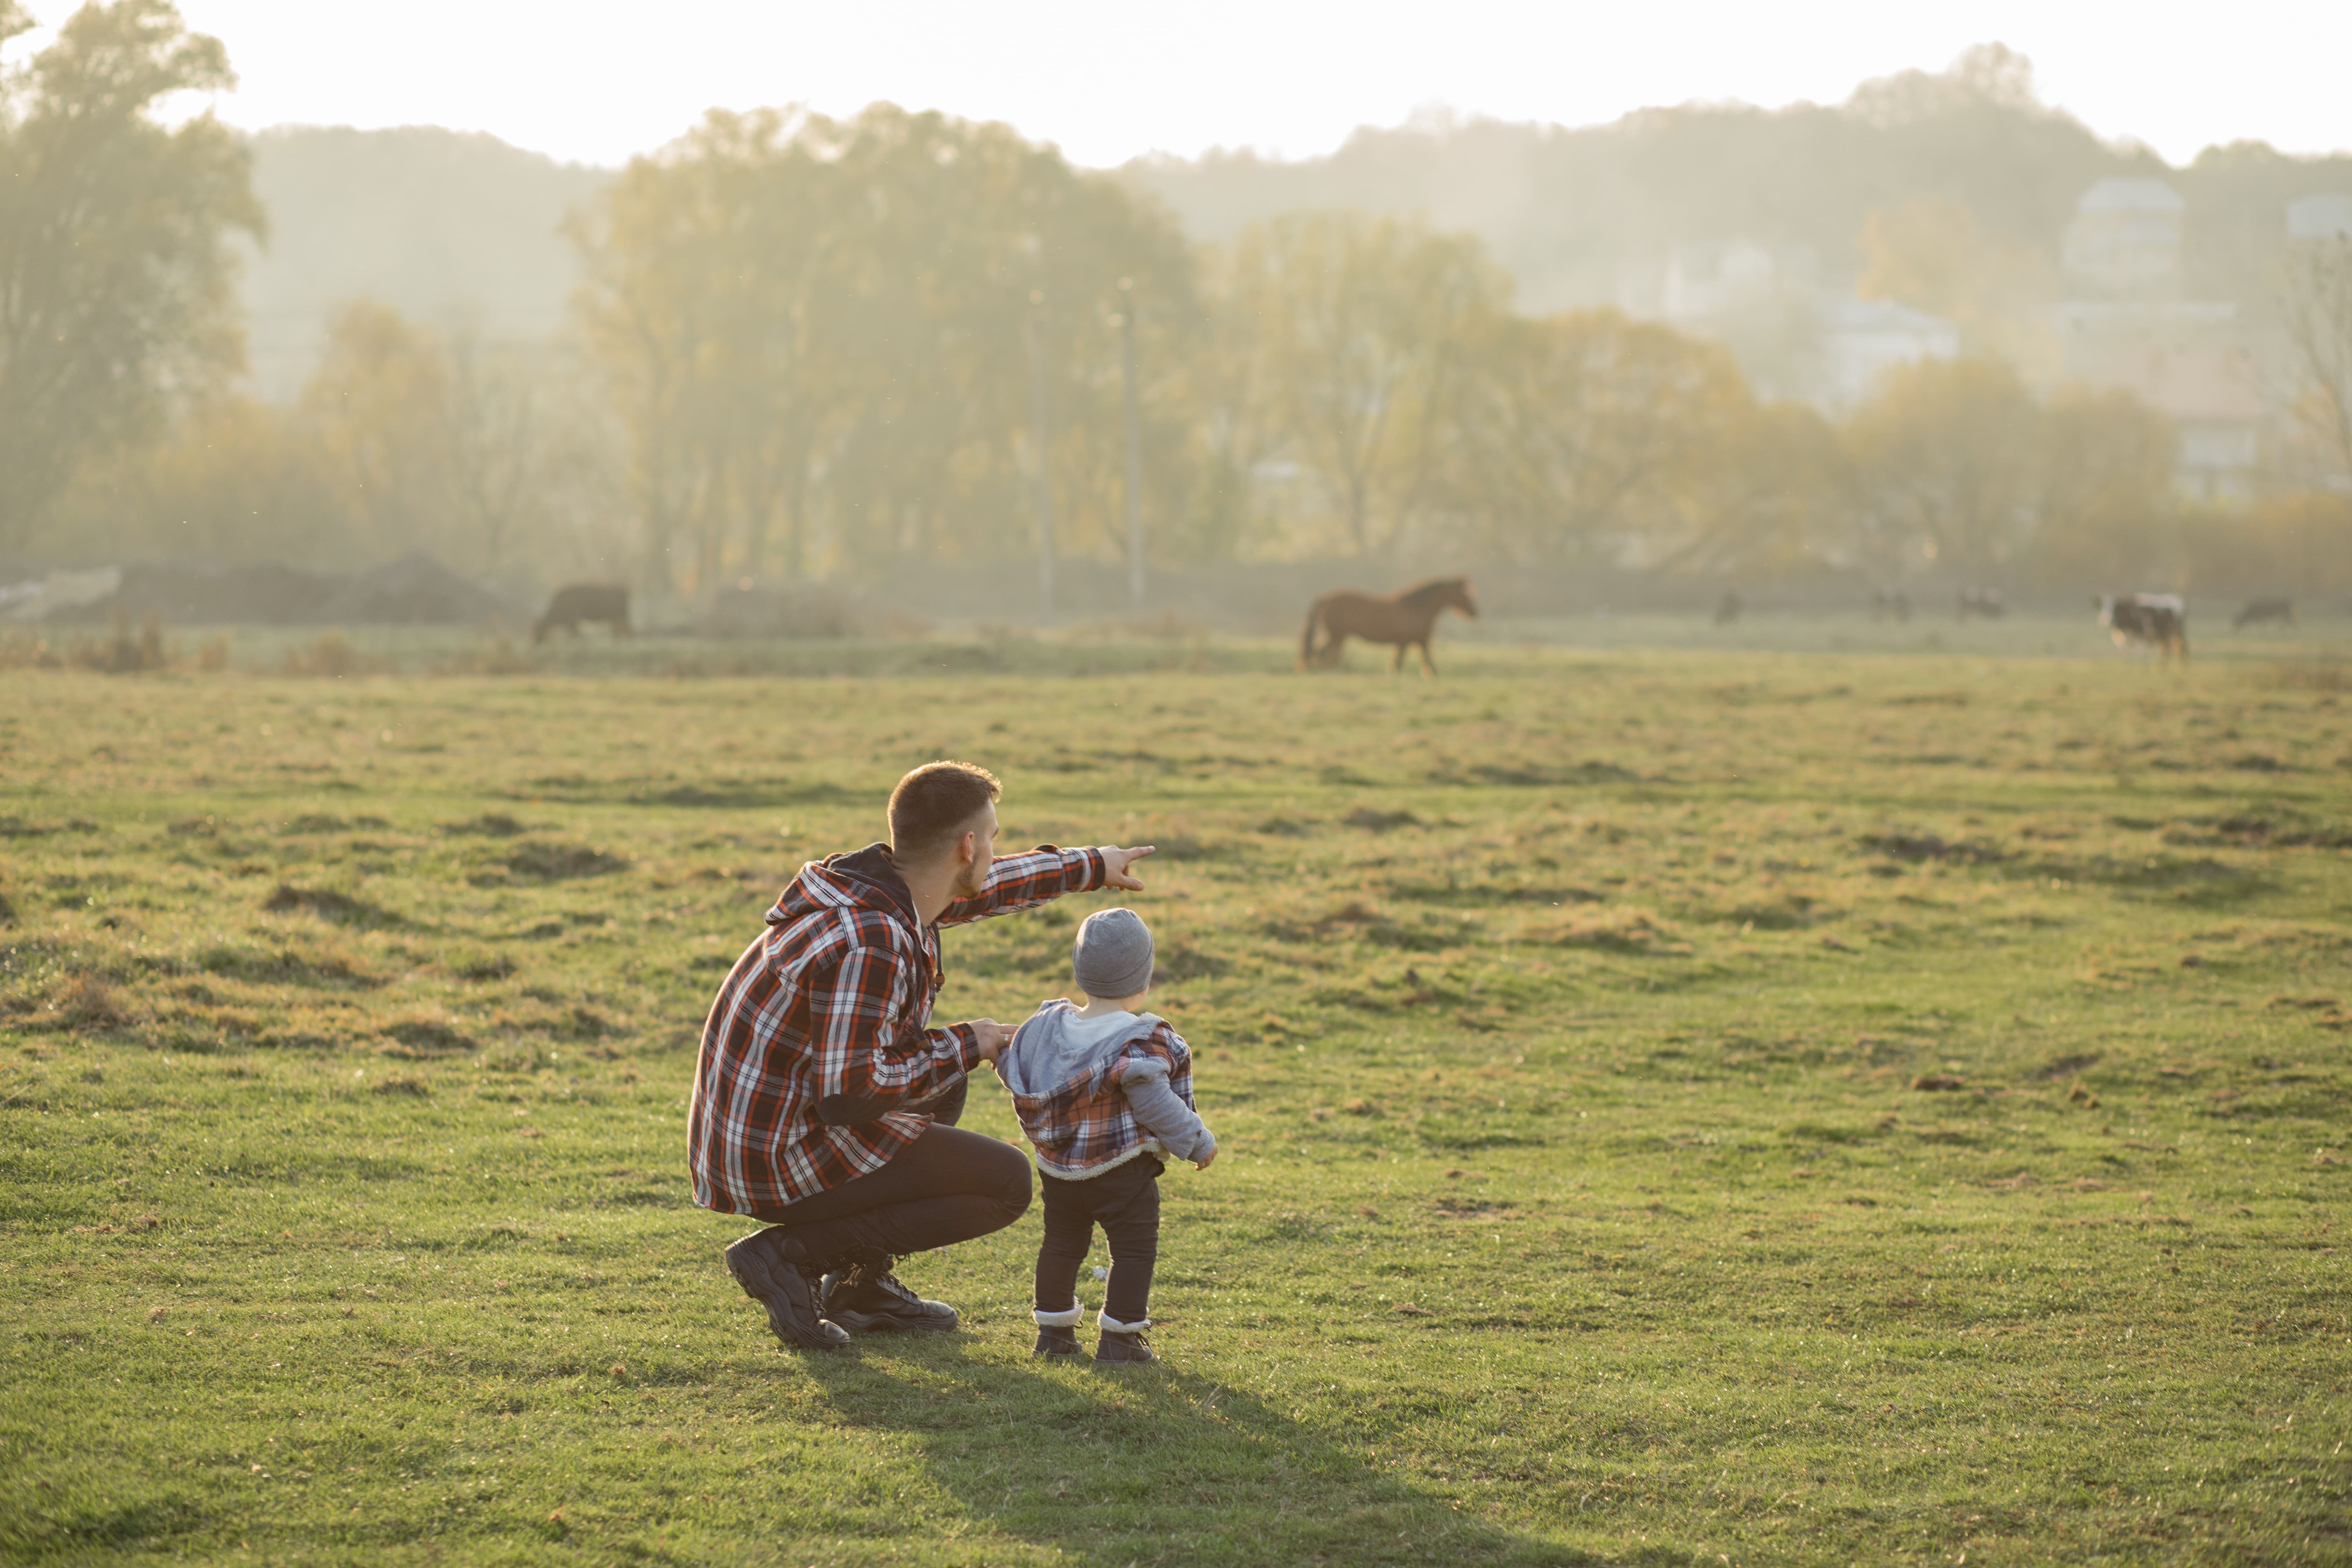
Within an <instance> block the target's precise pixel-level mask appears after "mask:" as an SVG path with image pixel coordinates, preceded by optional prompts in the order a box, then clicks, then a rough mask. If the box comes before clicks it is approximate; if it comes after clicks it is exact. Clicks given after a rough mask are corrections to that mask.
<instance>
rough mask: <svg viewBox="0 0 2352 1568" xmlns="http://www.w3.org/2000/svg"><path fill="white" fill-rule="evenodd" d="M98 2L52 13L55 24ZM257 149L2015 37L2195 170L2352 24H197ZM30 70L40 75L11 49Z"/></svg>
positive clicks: (1670, 20)
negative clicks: (790, 108) (889, 103)
mask: <svg viewBox="0 0 2352 1568" xmlns="http://www.w3.org/2000/svg"><path fill="white" fill-rule="evenodd" d="M71 3H72V0H32V5H33V9H34V12H35V15H36V16H39V17H40V18H41V19H42V20H44V21H47V22H51V23H54V22H55V21H57V20H58V19H59V18H60V17H62V16H63V15H64V14H65V12H66V10H67V8H68V5H69V4H71ZM181 6H182V10H183V11H184V14H185V15H186V16H187V17H188V18H189V20H190V22H191V23H192V24H193V25H194V26H197V27H198V28H200V29H202V30H204V31H205V32H210V33H214V34H216V35H218V36H219V37H221V38H223V39H225V40H226V42H227V45H228V48H229V54H230V58H231V59H232V60H233V61H234V62H235V64H236V68H237V69H238V71H239V73H240V75H241V77H242V79H243V83H242V86H241V88H240V89H239V90H238V91H237V92H236V93H235V94H233V95H230V96H228V97H227V98H226V99H224V100H223V101H222V102H221V104H220V106H219V108H220V110H221V113H222V115H223V117H224V118H226V119H227V120H229V121H232V122H233V123H236V124H238V125H244V126H249V127H261V126H267V125H276V124H283V123H288V122H295V123H304V124H345V125H358V126H363V127H374V126H386V125H407V124H436V125H446V126H451V127H455V128H457V129H461V130H478V131H487V132H491V133H492V134H494V135H497V136H499V137H500V138H502V139H504V140H505V141H508V142H512V143H514V144H516V145H518V146H521V147H528V148H531V149H534V150H537V151H540V152H544V153H552V154H554V155H555V156H557V157H559V158H564V159H571V160H577V161H581V162H585V163H607V164H609V163H620V162H622V161H624V160H625V159H626V158H627V157H628V156H629V155H630V154H631V153H639V152H644V151H647V150H650V149H652V148H654V147H656V146H658V145H660V144H661V143H662V142H666V141H668V140H669V139H670V138H672V137H674V136H676V135H677V134H678V133H679V132H681V131H682V130H684V129H685V128H686V127H687V126H688V124H690V123H691V122H692V121H694V120H696V119H697V118H698V117H699V116H700V114H701V112H702V111H703V110H705V109H707V108H709V107H711V106H714V105H723V106H726V107H730V108H739V109H740V108H750V107H753V106H757V105H762V104H782V103H790V102H806V103H809V104H811V105H813V106H814V107H815V108H817V109H819V110H825V111H828V112H835V113H840V112H846V111H849V110H856V109H857V108H859V107H861V106H863V105H864V104H866V103H868V102H871V101H872V100H876V99H889V100H894V101H896V102H898V103H900V104H904V105H907V106H908V107H910V108H938V109H944V110H949V111H950V112H953V113H956V114H960V115H964V116H967V117H971V118H977V119H990V120H1003V121H1010V122H1011V123H1012V124H1013V125H1014V126H1016V127H1018V128H1019V129H1020V130H1021V131H1022V132H1024V133H1025V134H1027V135H1029V136H1032V137H1034V138H1039V139H1043V140H1045V141H1050V142H1056V143H1058V144H1059V145H1060V146H1061V148H1062V149H1063V151H1064V152H1065V153H1067V154H1068V155H1069V156H1070V157H1071V158H1072V159H1074V160H1075V161H1076V162H1078V163H1084V164H1089V165H1097V166H1100V165H1108V164H1114V163H1121V162H1124V161H1125V160H1127V159H1128V158H1130V157H1133V156H1135V155H1137V154H1139V153H1149V152H1154V151H1160V152H1169V153H1178V154H1181V155H1186V156H1190V155H1192V154H1195V153H1200V152H1202V150H1204V149H1206V148H1210V147H1218V146H1223V147H1243V146H1247V147H1255V148H1257V149H1259V150H1260V151H1262V152H1267V153H1280V154H1283V155H1286V156H1291V157H1303V156H1308V155H1312V154H1315V153H1324V152H1328V151H1329V150H1330V149H1332V148H1333V147H1336V146H1337V145H1339V142H1342V141H1343V140H1345V139H1346V137H1347V135H1348V133H1349V131H1351V130H1353V129H1354V128H1355V127H1357V126H1359V125H1366V124H1370V125H1394V124H1396V123H1398V122H1400V121H1402V120H1404V119H1405V118H1406V117H1407V116H1408V115H1410V114H1411V113H1412V112H1413V111H1414V110H1416V109H1420V108H1424V107H1427V106H1432V105H1441V104H1442V105H1445V106H1448V107H1450V108H1452V109H1453V110H1456V111H1458V112H1460V113H1463V114H1465V115H1469V114H1486V115H1491V116H1494V117H1496V118H1499V119H1504V120H1515V121H1554V122H1558V123H1561V124H1568V125H1585V124H1591V123H1594V122H1597V121H1609V120H1613V119H1615V118H1616V117H1617V116H1619V115H1621V114H1622V113H1624V112H1626V111H1627V110H1633V109H1638V108H1643V107H1645V106H1650V105H1654V104H1669V103H1682V102H1688V101H1691V100H1726V99H1736V100H1744V101H1747V102H1750V103H1762V104H1771V105H1779V104H1783V103H1788V102H1791V101H1796V100H1813V101H1816V102H1836V101H1839V100H1843V98H1845V96H1846V95H1847V94H1848V93H1849V92H1851V91H1852V90H1853V86H1854V84H1855V83H1856V82H1857V81H1860V80H1862V79H1864V78H1867V77H1873V76H1883V75H1886V74H1888V73H1890V72H1893V71H1895V70H1900V69H1903V68H1908V67H1915V66H1916V67H1926V68H1942V67H1943V66H1944V65H1946V64H1948V62H1949V61H1950V60H1951V59H1952V58H1953V57H1954V56H1956V55H1958V53H1959V52H1960V51H1961V50H1962V49H1964V48H1966V47H1969V45H1971V44H1974V43H1979V42H1983V41H1986V40H1991V39H1998V40H2000V41H2001V42H2003V43H2006V44H2008V45H2009V46H2010V47H2012V48H2014V49H2017V50H2019V51H2021V52H2022V53H2024V54H2026V55H2028V56H2030V57H2031V58H2032V60H2033V62H2034V65H2035V68H2036V71H2037V76H2038V79H2039V81H2040V84H2041V88H2042V96H2043V97H2044V98H2045V99H2046V100H2052V101H2054V102H2056V103H2059V104H2061V105H2063V106H2064V107H2065V108H2067V109H2069V110H2073V111H2074V113H2075V114H2077V115H2078V116H2080V117H2081V118H2082V119H2083V120H2084V121H2085V122H2087V123H2088V124H2089V125H2090V126H2091V127H2092V128H2093V129H2094V130H2095V131H2096V132H2099V133H2100V134H2102V135H2104V136H2108V137H2131V138H2137V139H2138V140H2140V141H2142V142H2147V143H2148V144H2149V145H2151V146H2153V147H2154V148H2156V149H2157V151H2158V152H2159V153H2162V154H2163V155H2164V156H2165V157H2166V158H2167V159H2168V160H2170V161H2172V162H2174V163H2181V162H2184V161H2186V160H2187V159H2189V158H2190V157H2192V156H2194V155H2195V154H2196V153H2197V152H2198V150H2199V149H2200V148H2202V147H2204V146H2207V145H2209V144H2211V143H2214V142H2228V141H2234V140H2241V139H2245V138H2259V139H2261V140H2263V141H2267V142H2271V143H2273V145H2275V146H2278V147H2281V148H2283V149H2284V150H2287V151H2290V152H2325V151H2333V150H2338V149H2347V150H2352V75H2348V74H2347V62H2352V4H2347V3H2345V0H2237V3H2235V4H2232V5H2213V4H2211V3H2210V0H2204V3H2200V4H2198V5H2188V4H2184V3H2182V0H2135V3H2130V4H2126V3H2124V0H2095V3H2094V0H1965V3H1954V0H1895V3H1893V4H1890V3H1888V0H1781V3H1780V4H1778V5H1759V4H1756V3H1755V0H1663V3H1652V4H1639V3H1628V0H1607V3H1587V0H1579V3H1574V4H1559V3H1555V4H1549V5H1547V4H1531V3H1524V0H1523V3H1520V4H1508V3H1501V0H1423V3H1422V4H1418V5H1395V4H1387V3H1383V0H1251V3H1242V0H1183V3H1181V4H1163V5H1133V4H1119V3H1116V0H842V3H838V4H833V5H811V4H806V3H804V0H656V3H652V4H648V3H647V0H628V3H626V4H618V3H614V0H181ZM11 52H12V54H13V53H15V52H16V51H13V50H12V51H11Z"/></svg>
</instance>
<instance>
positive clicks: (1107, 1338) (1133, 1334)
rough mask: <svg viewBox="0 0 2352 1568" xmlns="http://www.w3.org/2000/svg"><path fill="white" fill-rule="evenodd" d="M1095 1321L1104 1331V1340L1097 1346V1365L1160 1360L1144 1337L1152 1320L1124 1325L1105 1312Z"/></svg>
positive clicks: (1140, 1320) (1142, 1320)
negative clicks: (1144, 1332)
mask: <svg viewBox="0 0 2352 1568" xmlns="http://www.w3.org/2000/svg"><path fill="white" fill-rule="evenodd" d="M1095 1321H1096V1322H1097V1324H1098V1325H1100V1327H1101V1329H1102V1339H1101V1341H1100V1342H1097V1344H1096V1346H1095V1360H1096V1362H1097V1363H1102V1362H1108V1361H1158V1360H1159V1359H1160V1358H1159V1357H1158V1356H1156V1355H1153V1354H1152V1353H1151V1345H1150V1342H1148V1341H1146V1340H1145V1339H1144V1337H1143V1331H1144V1330H1146V1329H1148V1328H1150V1326H1151V1320H1150V1318H1139V1319H1137V1320H1136V1321H1134V1322H1131V1323H1122V1322H1120V1321H1118V1319H1117V1318H1114V1317H1112V1316H1111V1315H1110V1314H1109V1313H1108V1312H1104V1313H1101V1314H1099V1315H1097V1318H1096V1320H1095Z"/></svg>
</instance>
